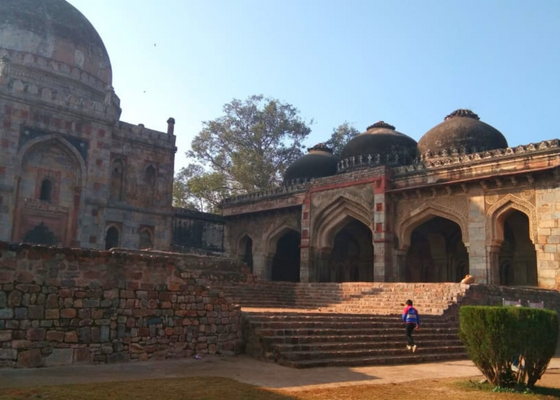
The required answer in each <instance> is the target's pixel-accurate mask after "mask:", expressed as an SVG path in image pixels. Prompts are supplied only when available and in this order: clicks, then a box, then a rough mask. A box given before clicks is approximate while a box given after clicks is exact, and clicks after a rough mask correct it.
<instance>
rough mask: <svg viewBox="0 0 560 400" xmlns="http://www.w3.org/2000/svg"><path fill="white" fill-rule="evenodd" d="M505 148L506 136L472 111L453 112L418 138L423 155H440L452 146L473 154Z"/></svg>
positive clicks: (419, 148)
mask: <svg viewBox="0 0 560 400" xmlns="http://www.w3.org/2000/svg"><path fill="white" fill-rule="evenodd" d="M506 147H508V143H507V140H506V138H505V137H504V135H502V134H501V133H500V131H498V130H497V129H496V128H494V127H492V126H490V125H488V124H486V123H484V122H482V121H480V118H479V117H478V115H476V114H475V113H474V112H472V111H471V110H456V111H453V112H452V113H451V114H449V115H448V116H447V117H445V120H444V121H443V122H442V123H441V124H439V125H436V126H434V127H433V128H432V129H430V130H429V131H428V132H426V134H425V135H424V136H422V138H421V139H420V140H419V141H418V151H419V153H420V154H421V155H425V154H427V153H431V154H437V153H439V152H440V151H443V150H447V151H449V150H450V149H456V150H459V151H464V152H465V153H472V152H479V151H486V150H494V149H503V148H506Z"/></svg>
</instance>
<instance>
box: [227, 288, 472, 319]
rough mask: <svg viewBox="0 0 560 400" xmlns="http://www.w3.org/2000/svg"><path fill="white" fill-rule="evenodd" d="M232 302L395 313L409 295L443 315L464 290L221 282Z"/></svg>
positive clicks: (425, 311)
mask: <svg viewBox="0 0 560 400" xmlns="http://www.w3.org/2000/svg"><path fill="white" fill-rule="evenodd" d="M220 289H221V290H223V291H224V293H225V294H226V295H227V296H228V297H230V298H231V300H232V302H234V303H236V304H240V305H241V307H243V308H247V307H249V308H270V309H274V308H276V309H278V308H280V309H281V308H292V309H299V310H306V309H307V310H321V311H323V312H334V313H359V314H376V315H384V314H394V313H395V312H399V311H400V310H402V308H403V305H404V304H403V303H404V301H405V300H406V299H408V298H411V299H413V300H414V302H415V305H416V306H417V307H418V308H419V309H420V310H421V312H422V314H423V315H427V314H432V315H442V314H443V313H444V312H445V311H446V310H447V309H448V308H449V306H450V305H451V304H454V303H456V302H457V299H458V298H460V297H461V296H462V294H463V293H464V288H462V287H461V286H460V285H457V284H440V285H438V286H433V285H432V286H427V285H425V284H410V285H406V284H383V283H380V284H375V283H357V284H356V283H355V284H352V285H350V284H335V283H322V284H318V283H314V284H310V283H308V284H304V283H301V284H297V283H287V282H268V281H257V282H255V283H253V284H249V285H239V286H234V285H222V286H221V287H220Z"/></svg>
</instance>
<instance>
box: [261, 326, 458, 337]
mask: <svg viewBox="0 0 560 400" xmlns="http://www.w3.org/2000/svg"><path fill="white" fill-rule="evenodd" d="M254 332H255V333H256V334H257V335H260V336H313V335H315V336H357V335H368V334H371V335H394V336H399V335H403V332H404V329H403V328H402V327H400V328H383V329H375V328H373V329H372V328H362V329H352V328H350V329H344V328H305V327H303V328H298V329H289V328H279V329H265V328H261V329H254ZM422 332H426V333H428V332H427V331H424V330H422ZM436 332H437V333H438V334H439V333H455V334H456V333H457V328H441V329H440V330H439V331H435V332H434V333H436ZM416 335H420V333H417V334H416Z"/></svg>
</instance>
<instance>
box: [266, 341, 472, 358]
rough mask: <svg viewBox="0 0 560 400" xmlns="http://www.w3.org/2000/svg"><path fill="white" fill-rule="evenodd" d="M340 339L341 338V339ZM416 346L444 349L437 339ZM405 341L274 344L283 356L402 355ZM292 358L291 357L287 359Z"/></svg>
mask: <svg viewBox="0 0 560 400" xmlns="http://www.w3.org/2000/svg"><path fill="white" fill-rule="evenodd" d="M339 339H340V338H339ZM414 340H415V342H416V344H417V345H418V346H419V347H421V348H422V349H424V350H428V349H429V350H430V351H436V349H440V348H441V347H442V340H438V339H437V338H436V339H435V340H434V339H432V340H427V339H425V338H419V337H415V338H414ZM405 343H406V341H405V339H404V338H402V339H400V340H398V341H397V340H395V339H394V338H393V340H390V341H380V342H373V343H372V342H356V341H352V342H320V343H309V344H274V346H273V347H274V349H275V350H277V351H278V352H279V353H281V354H282V355H287V354H290V355H292V354H302V353H308V352H313V353H331V352H344V351H354V350H360V353H365V352H364V350H367V351H368V352H369V351H374V352H375V351H383V352H384V353H386V354H390V353H397V354H399V353H402V352H406V351H408V350H407V349H406V346H405ZM445 348H446V349H449V348H461V349H464V348H463V346H462V343H461V341H460V340H459V339H458V338H457V337H455V339H453V340H446V341H445ZM287 358H290V357H287Z"/></svg>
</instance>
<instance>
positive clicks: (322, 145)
mask: <svg viewBox="0 0 560 400" xmlns="http://www.w3.org/2000/svg"><path fill="white" fill-rule="evenodd" d="M312 151H326V152H327V153H331V154H332V152H333V150H332V149H331V148H330V147H328V146H327V145H326V144H325V143H317V144H316V145H315V146H313V147H310V148H308V149H307V152H308V153H310V152H312Z"/></svg>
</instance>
